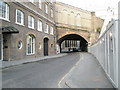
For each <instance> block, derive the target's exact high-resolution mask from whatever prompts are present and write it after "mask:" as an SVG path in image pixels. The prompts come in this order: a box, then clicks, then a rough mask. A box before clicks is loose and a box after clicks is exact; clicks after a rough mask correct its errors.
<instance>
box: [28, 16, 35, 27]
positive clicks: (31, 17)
mask: <svg viewBox="0 0 120 90" xmlns="http://www.w3.org/2000/svg"><path fill="white" fill-rule="evenodd" d="M30 20H31V21H30ZM34 22H35V19H34V17H33V16H28V28H31V29H34V28H35V23H34ZM31 23H32V26H31V25H30V24H31Z"/></svg>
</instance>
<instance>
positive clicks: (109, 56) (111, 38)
mask: <svg viewBox="0 0 120 90" xmlns="http://www.w3.org/2000/svg"><path fill="white" fill-rule="evenodd" d="M118 23H119V20H113V21H111V23H109V24H108V26H107V28H106V30H105V33H103V34H102V35H101V37H100V38H99V40H98V41H97V42H96V43H94V44H93V45H92V46H90V47H89V48H88V51H89V52H90V53H92V54H93V55H94V56H96V58H97V59H98V61H99V62H100V64H101V65H102V67H103V69H104V70H105V72H106V74H107V76H108V78H109V79H110V81H111V82H112V84H113V85H114V87H115V88H118V87H120V84H119V83H120V77H118V73H119V76H120V71H118V70H119V68H120V66H119V68H118V65H120V60H119V59H120V49H119V46H120V37H119V34H120V29H118V26H119V25H120V24H118ZM118 61H119V64H118ZM118 78H119V80H118Z"/></svg>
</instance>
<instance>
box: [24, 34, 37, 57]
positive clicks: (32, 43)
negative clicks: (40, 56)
mask: <svg viewBox="0 0 120 90" xmlns="http://www.w3.org/2000/svg"><path fill="white" fill-rule="evenodd" d="M28 36H29V35H28ZM28 36H27V44H26V55H34V54H35V37H33V36H31V37H30V38H31V39H32V38H33V42H32V41H31V42H30V44H31V51H32V50H33V52H31V53H28ZM32 45H33V48H32Z"/></svg>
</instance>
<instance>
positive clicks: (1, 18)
mask: <svg viewBox="0 0 120 90" xmlns="http://www.w3.org/2000/svg"><path fill="white" fill-rule="evenodd" d="M0 19H1V20H4V21H8V22H10V20H9V19H5V18H0Z"/></svg>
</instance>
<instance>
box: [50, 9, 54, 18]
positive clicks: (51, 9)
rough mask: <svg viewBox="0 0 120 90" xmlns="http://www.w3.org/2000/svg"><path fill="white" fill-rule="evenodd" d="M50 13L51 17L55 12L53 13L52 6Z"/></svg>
mask: <svg viewBox="0 0 120 90" xmlns="http://www.w3.org/2000/svg"><path fill="white" fill-rule="evenodd" d="M50 13H51V14H50V15H51V17H52V18H53V17H54V13H53V9H52V8H51V10H50Z"/></svg>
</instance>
